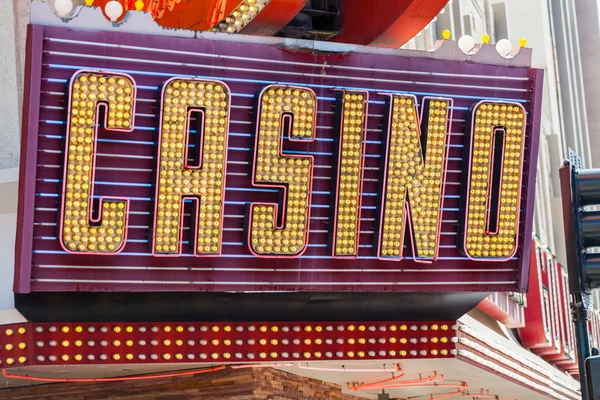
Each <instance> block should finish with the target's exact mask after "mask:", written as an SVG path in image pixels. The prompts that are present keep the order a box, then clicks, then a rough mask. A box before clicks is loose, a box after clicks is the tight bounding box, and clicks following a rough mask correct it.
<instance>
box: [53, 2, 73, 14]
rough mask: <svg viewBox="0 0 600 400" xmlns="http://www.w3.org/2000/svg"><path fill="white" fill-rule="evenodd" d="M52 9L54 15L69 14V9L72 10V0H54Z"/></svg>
mask: <svg viewBox="0 0 600 400" xmlns="http://www.w3.org/2000/svg"><path fill="white" fill-rule="evenodd" d="M54 11H55V12H56V15H58V16H59V17H61V18H64V17H66V16H67V15H69V13H70V12H71V11H73V1H72V0H56V1H55V2H54Z"/></svg>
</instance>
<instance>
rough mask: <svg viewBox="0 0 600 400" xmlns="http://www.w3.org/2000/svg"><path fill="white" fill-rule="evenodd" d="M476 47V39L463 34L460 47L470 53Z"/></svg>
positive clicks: (459, 41) (459, 40) (459, 43)
mask: <svg viewBox="0 0 600 400" xmlns="http://www.w3.org/2000/svg"><path fill="white" fill-rule="evenodd" d="M473 47H475V40H474V39H473V38H472V37H471V36H469V35H463V36H461V37H460V39H458V48H459V49H461V50H462V52H463V53H465V54H469V52H470V51H471V50H473Z"/></svg>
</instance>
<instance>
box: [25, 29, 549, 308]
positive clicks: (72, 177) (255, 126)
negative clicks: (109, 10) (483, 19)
mask: <svg viewBox="0 0 600 400" xmlns="http://www.w3.org/2000/svg"><path fill="white" fill-rule="evenodd" d="M79 34H81V37H77V38H74V37H73V36H71V35H70V34H68V32H67V31H66V30H63V29H59V28H48V27H39V26H34V27H32V28H31V31H30V42H31V43H32V46H33V44H38V45H39V46H40V47H39V48H36V47H35V46H33V47H31V48H32V49H34V50H32V53H31V54H29V65H30V68H31V70H32V71H34V72H35V74H34V72H32V74H31V75H30V76H29V80H30V82H29V84H30V93H29V95H30V101H29V104H28V108H27V110H26V112H27V113H28V116H29V121H30V124H29V125H28V126H27V127H26V132H25V134H26V139H25V144H26V145H27V146H31V149H29V148H27V149H26V151H25V152H24V157H25V162H24V167H23V169H22V173H23V174H24V175H23V178H24V186H23V188H22V191H21V196H22V202H23V204H22V209H21V211H20V212H21V215H20V235H22V236H23V237H22V239H21V240H20V242H19V249H20V251H19V256H18V260H17V275H18V276H17V285H16V287H17V290H18V291H24V292H27V291H29V290H34V291H37V290H45V291H47V290H50V291H52V290H74V289H75V288H77V290H96V289H98V288H100V289H102V290H165V289H166V290H232V289H233V290H289V288H292V289H293V290H333V289H334V288H335V290H367V291H370V290H380V287H381V286H382V285H386V290H412V289H414V288H416V287H417V286H418V287H420V288H421V289H420V290H422V287H423V286H427V285H431V290H521V289H522V288H523V287H524V285H526V279H524V278H523V277H522V276H521V274H522V271H523V265H526V262H528V257H529V251H525V249H528V248H529V244H528V243H530V239H529V236H530V235H529V234H528V233H527V232H528V230H530V229H531V212H532V208H531V206H532V195H531V194H530V193H529V190H528V188H529V187H530V186H529V184H530V183H531V182H532V179H534V177H533V172H532V171H534V169H535V158H536V149H537V128H536V127H537V124H538V119H539V118H537V117H538V115H537V109H536V107H538V106H539V105H538V102H537V99H536V98H535V94H536V93H537V90H538V89H539V84H538V82H537V80H538V79H539V76H538V74H539V72H538V71H537V70H532V69H530V68H524V67H502V68H499V67H497V66H488V65H477V66H473V65H465V64H462V63H459V62H448V61H444V62H441V61H435V60H429V61H425V60H419V62H418V63H417V64H418V65H419V69H418V70H414V68H415V66H414V65H412V66H411V67H409V66H408V65H409V64H410V62H411V58H407V57H399V56H397V55H387V56H382V55H370V54H368V53H366V54H363V55H361V57H364V58H365V60H362V61H360V60H358V59H354V58H353V57H351V56H347V57H346V56H339V55H336V56H335V57H334V56H331V55H320V56H317V60H318V61H319V62H318V63H315V61H308V60H307V59H306V54H305V53H303V52H296V53H290V52H286V51H284V50H283V49H281V48H278V47H277V46H273V45H261V44H250V43H236V42H211V41H209V40H194V41H191V40H186V39H177V38H150V39H148V38H147V37H144V39H142V37H139V36H135V35H113V34H111V33H99V32H87V31H81V32H79V33H78V35H79ZM148 40H150V41H154V42H155V43H154V44H155V45H152V46H150V47H149V44H147V43H146V41H148ZM217 43H218V46H216V47H214V46H215V44H217ZM175 49H177V50H175ZM40 50H41V52H42V54H44V59H45V60H46V61H44V63H41V62H40V58H39V57H40V55H41V54H39V53H35V51H40ZM234 55H235V56H234ZM251 55H253V56H251ZM215 57H216V58H215ZM257 57H258V58H257ZM209 60H210V62H208V61H209ZM217 60H220V61H217ZM367 61H368V63H369V64H368V65H369V68H365V67H363V63H364V62H367ZM413 61H414V60H413ZM448 63H450V64H452V65H455V67H456V72H455V73H451V74H449V73H447V72H444V71H445V70H446V67H447V64H448ZM284 66H285V67H284ZM491 67H493V68H491ZM329 68H331V69H329ZM498 68H499V69H498ZM316 70H318V71H319V75H318V76H320V77H321V78H320V79H319V82H318V83H316V82H315V79H314V75H315V74H314V71H316ZM323 71H325V72H323ZM425 71H427V72H428V73H429V75H430V76H429V77H428V78H427V81H423V82H421V85H416V86H415V85H413V84H411V83H410V82H409V81H407V80H406V79H405V78H406V76H413V75H414V76H420V74H421V73H422V72H425ZM491 71H494V74H495V75H491ZM36 74H37V75H36ZM486 74H487V75H486ZM275 76H276V78H274V77H275ZM414 76H413V78H411V79H413V80H414V79H416V78H415V77H414ZM274 79H275V80H274ZM456 82H463V83H462V85H458V84H457V83H456ZM475 82H477V84H476V85H475ZM470 84H471V85H473V88H472V89H470V88H469V85H470ZM459 86H462V87H460V88H457V87H459ZM423 88H426V89H423ZM423 90H426V92H422V91H423ZM532 93H533V95H532ZM29 171H31V172H29ZM29 174H32V176H33V178H31V177H30V176H29ZM29 195H31V197H29ZM25 209H27V210H29V211H30V212H31V213H30V214H29V213H26V212H25ZM31 229H33V232H32V234H31V235H27V233H28V232H30V231H31ZM422 268H428V270H429V274H428V275H427V276H428V277H427V279H424V275H423V272H421V271H422ZM437 270H439V271H440V272H439V273H438V274H435V275H431V273H432V272H435V271H437ZM525 270H526V269H525ZM442 271H445V272H442ZM158 288H161V289H158ZM552 301H553V300H552ZM553 318H554V317H553Z"/></svg>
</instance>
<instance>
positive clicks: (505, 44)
mask: <svg viewBox="0 0 600 400" xmlns="http://www.w3.org/2000/svg"><path fill="white" fill-rule="evenodd" d="M511 50H512V44H511V43H510V41H509V40H508V39H500V40H498V43H496V51H497V52H498V54H500V55H501V56H502V57H506V56H507V55H509V54H510V51H511Z"/></svg>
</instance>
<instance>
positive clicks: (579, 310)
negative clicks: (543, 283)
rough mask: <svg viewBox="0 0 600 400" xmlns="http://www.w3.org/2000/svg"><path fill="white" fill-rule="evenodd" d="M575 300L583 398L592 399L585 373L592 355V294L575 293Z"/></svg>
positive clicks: (573, 307) (578, 358)
mask: <svg viewBox="0 0 600 400" xmlns="http://www.w3.org/2000/svg"><path fill="white" fill-rule="evenodd" d="M573 298H574V300H575V301H574V302H573V303H571V312H572V313H573V323H574V324H575V336H576V339H577V340H576V343H577V362H578V364H579V383H580V384H581V399H582V400H590V396H589V393H588V387H587V379H586V375H585V360H586V359H587V358H588V357H589V356H590V339H589V335H588V319H589V318H588V312H587V310H588V303H591V301H592V300H591V296H590V295H588V294H586V293H582V294H575V295H573Z"/></svg>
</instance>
